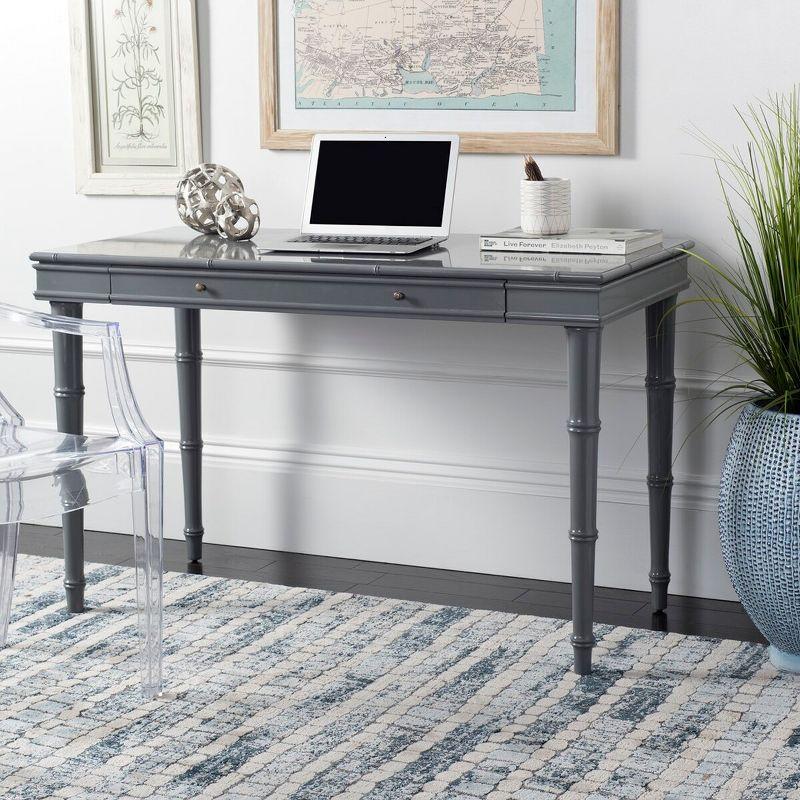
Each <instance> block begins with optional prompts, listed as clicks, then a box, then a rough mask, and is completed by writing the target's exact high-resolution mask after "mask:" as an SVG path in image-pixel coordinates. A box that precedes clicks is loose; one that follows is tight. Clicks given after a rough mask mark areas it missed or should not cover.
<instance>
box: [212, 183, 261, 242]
mask: <svg viewBox="0 0 800 800" xmlns="http://www.w3.org/2000/svg"><path fill="white" fill-rule="evenodd" d="M214 215H215V216H216V218H217V233H218V234H219V235H220V236H222V237H223V239H233V240H234V241H242V240H243V239H252V238H253V236H255V235H256V233H257V232H258V227H259V225H260V224H261V220H260V217H259V214H258V204H257V203H256V201H255V200H253V199H252V198H250V197H245V196H244V194H243V193H242V192H234V193H233V194H229V195H228V196H227V197H223V198H222V200H221V201H220V202H219V204H218V205H217V209H216V211H215V212H214Z"/></svg>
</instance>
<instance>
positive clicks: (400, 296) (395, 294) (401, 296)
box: [392, 292, 406, 300]
mask: <svg viewBox="0 0 800 800" xmlns="http://www.w3.org/2000/svg"><path fill="white" fill-rule="evenodd" d="M392 297H394V299H395V300H405V299H406V295H405V293H404V292H393V293H392Z"/></svg>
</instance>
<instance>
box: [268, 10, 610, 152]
mask: <svg viewBox="0 0 800 800" xmlns="http://www.w3.org/2000/svg"><path fill="white" fill-rule="evenodd" d="M618 23H619V0H470V2H469V3H457V2H453V0H402V2H401V0H376V1H375V2H369V3H365V2H363V0H259V26H260V36H259V50H260V71H261V75H260V78H261V144H262V147H267V148H277V149H302V148H307V147H308V146H309V144H310V142H311V138H312V136H313V134H314V133H316V132H318V131H398V130H403V131H430V132H437V133H442V132H447V133H451V132H452V133H458V134H459V135H460V137H461V150H462V152H480V153H527V152H533V153H537V154H538V153H589V154H595V155H610V154H614V153H616V152H617V125H618V88H617V87H618V77H619V76H618V71H619V55H618V53H619V44H618Z"/></svg>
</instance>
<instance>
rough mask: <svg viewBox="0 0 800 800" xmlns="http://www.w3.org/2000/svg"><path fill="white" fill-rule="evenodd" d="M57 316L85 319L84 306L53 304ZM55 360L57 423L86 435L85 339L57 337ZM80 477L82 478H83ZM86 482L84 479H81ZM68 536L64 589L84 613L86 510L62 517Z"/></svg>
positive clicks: (74, 609) (62, 428) (74, 607)
mask: <svg viewBox="0 0 800 800" xmlns="http://www.w3.org/2000/svg"><path fill="white" fill-rule="evenodd" d="M50 309H51V311H52V312H53V313H54V314H60V315H61V316H64V317H75V318H77V319H80V318H81V317H82V316H83V303H62V302H51V303H50ZM53 355H54V359H55V385H54V388H53V394H54V396H55V398H56V424H57V427H58V430H59V431H61V432H62V433H77V434H82V433H83V396H84V394H85V389H84V387H83V337H82V336H72V335H70V334H67V333H54V334H53ZM79 477H80V476H79ZM81 480H82V478H81ZM61 525H62V529H63V533H64V588H65V589H66V592H67V611H69V612H70V613H77V612H80V611H83V610H84V604H83V601H84V593H85V590H86V577H85V575H84V568H83V509H80V510H78V511H71V512H70V513H69V514H64V515H63V516H62V517H61Z"/></svg>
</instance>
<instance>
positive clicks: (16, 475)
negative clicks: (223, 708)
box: [0, 304, 164, 698]
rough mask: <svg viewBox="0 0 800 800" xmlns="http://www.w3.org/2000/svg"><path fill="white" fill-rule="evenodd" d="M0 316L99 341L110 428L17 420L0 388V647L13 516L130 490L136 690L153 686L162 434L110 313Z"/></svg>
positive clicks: (1, 312)
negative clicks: (102, 317) (88, 432)
mask: <svg viewBox="0 0 800 800" xmlns="http://www.w3.org/2000/svg"><path fill="white" fill-rule="evenodd" d="M0 321H5V322H11V323H15V324H19V325H24V326H27V327H30V328H39V329H41V330H47V331H51V332H52V333H54V334H60V335H70V336H83V337H88V338H91V339H95V340H99V342H100V346H101V350H102V355H103V367H104V369H105V379H106V389H107V392H108V400H109V403H110V406H111V416H112V419H113V421H114V425H115V426H116V429H117V435H116V436H78V435H75V434H69V433H59V432H58V431H55V430H49V429H44V428H33V427H28V426H26V425H25V423H24V421H23V419H22V417H21V416H20V415H19V414H18V413H17V411H16V410H15V409H14V408H13V406H12V405H11V404H10V403H9V402H8V400H6V398H5V397H4V396H3V395H2V394H0V647H2V646H4V645H5V643H6V637H7V635H8V623H9V616H10V612H11V595H12V592H13V588H14V566H15V562H16V557H17V540H18V536H19V525H20V522H28V521H32V520H39V519H42V518H44V517H50V516H61V515H62V514H65V513H69V512H71V511H77V510H78V509H81V508H84V507H86V506H87V505H89V504H90V503H98V502H101V501H103V500H108V499H110V498H112V497H118V496H121V495H127V494H129V495H131V499H132V505H133V533H134V551H135V562H136V599H137V606H138V617H139V633H140V638H141V670H142V691H143V693H144V695H145V697H147V698H151V697H155V696H156V695H157V694H159V693H160V692H161V690H162V674H161V637H162V610H161V607H162V577H161V575H162V543H161V536H162V527H163V523H162V516H163V512H162V491H163V463H164V445H163V442H162V441H161V440H160V439H159V438H158V437H157V436H156V435H155V434H154V433H153V431H152V430H151V429H150V427H149V426H148V425H147V423H146V422H145V421H144V418H143V417H142V413H141V411H140V410H139V406H138V405H137V403H136V399H135V398H134V396H133V390H132V389H131V383H130V378H129V376H128V370H127V367H126V366H125V358H124V355H123V351H122V338H121V336H120V331H119V325H118V324H117V323H116V322H92V321H89V320H81V319H73V318H71V317H59V316H55V315H51V314H41V313H38V312H35V311H27V310H25V309H21V308H15V307H13V306H8V305H4V304H0Z"/></svg>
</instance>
